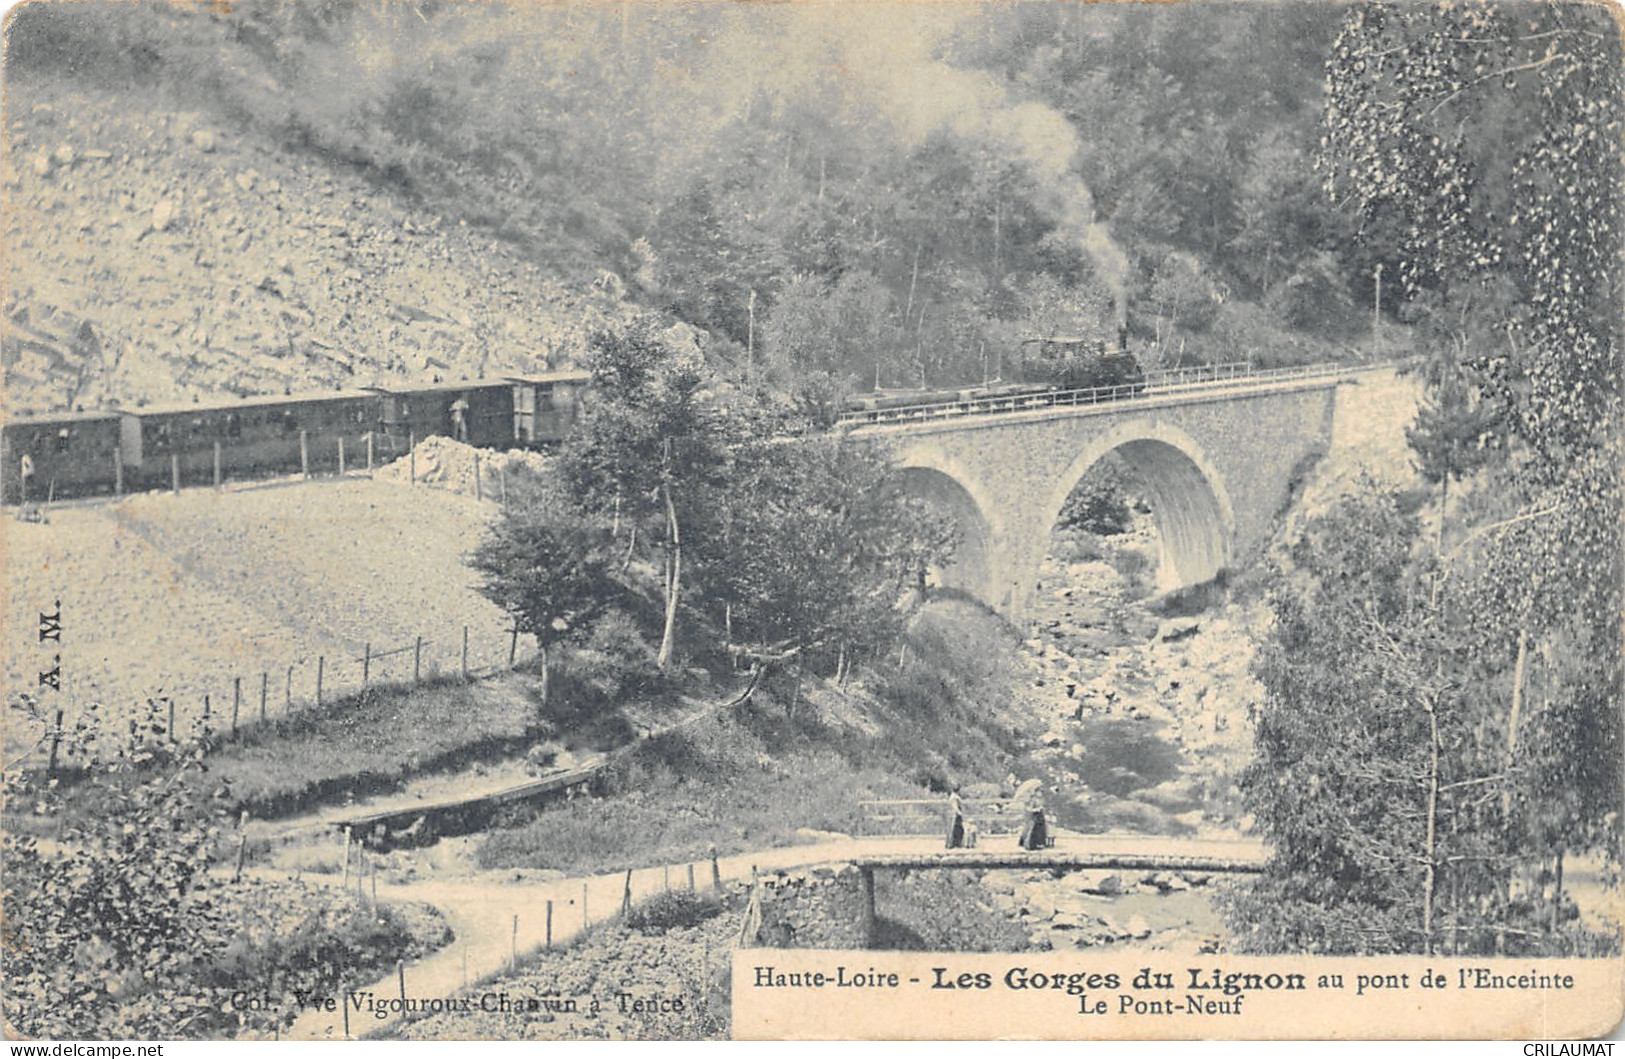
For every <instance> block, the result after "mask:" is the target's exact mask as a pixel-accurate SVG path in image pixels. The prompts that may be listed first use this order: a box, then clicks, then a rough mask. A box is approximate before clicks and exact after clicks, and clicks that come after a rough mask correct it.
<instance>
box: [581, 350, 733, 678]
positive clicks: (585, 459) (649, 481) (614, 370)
mask: <svg viewBox="0 0 1625 1059" xmlns="http://www.w3.org/2000/svg"><path fill="white" fill-rule="evenodd" d="M591 367H592V372H593V383H594V386H595V387H596V390H597V394H596V399H595V401H594V402H593V404H592V405H591V406H590V407H589V409H588V410H587V412H586V414H585V415H584V417H583V419H582V422H581V424H580V427H579V429H578V431H577V433H576V434H575V435H574V436H573V437H572V438H571V440H570V442H569V443H568V444H567V445H566V446H565V448H564V450H563V452H562V454H561V456H562V458H561V461H560V462H561V467H562V473H563V475H564V477H565V480H566V481H567V482H568V483H569V486H570V489H571V491H572V495H573V498H574V500H575V503H576V504H577V505H578V506H579V507H580V508H581V509H582V510H583V511H584V512H585V513H587V514H589V515H591V516H593V517H596V518H597V519H599V520H605V519H607V520H609V522H610V525H611V527H612V528H611V533H612V535H614V536H616V537H618V536H619V534H620V531H621V529H622V528H623V527H624V528H625V530H626V533H627V535H628V537H629V538H630V539H629V542H628V544H627V552H626V554H627V557H628V559H630V558H631V557H632V556H634V555H636V554H638V550H639V547H640V545H641V546H642V547H643V548H644V549H645V550H647V548H648V542H650V541H658V542H659V545H658V550H659V552H660V555H661V560H662V561H661V566H662V567H663V573H662V577H661V593H662V598H663V600H664V608H663V609H664V619H663V623H662V632H661V638H660V649H659V654H658V657H659V664H660V667H661V668H662V669H667V668H669V667H670V666H671V664H672V661H673V659H674V657H675V650H676V639H677V616H678V610H679V607H680V604H681V602H682V585H683V561H684V547H683V537H684V531H685V528H686V529H687V530H688V532H689V535H690V536H691V537H692V536H693V534H694V531H695V530H696V529H701V528H702V527H704V525H705V524H706V522H707V520H708V518H709V515H710V513H711V512H712V511H714V510H715V508H714V507H713V505H712V501H713V500H714V499H715V498H716V496H717V493H718V491H719V490H720V489H722V488H723V487H724V486H725V484H726V480H727V467H728V464H729V462H730V460H731V455H730V442H731V441H732V439H733V436H734V429H733V424H732V421H730V419H729V418H728V417H727V416H726V415H725V414H724V413H723V411H722V409H721V407H720V406H719V405H718V403H717V402H716V400H715V398H714V395H712V394H711V393H710V392H709V391H708V390H707V389H706V378H705V375H704V372H703V370H702V365H701V362H700V359H699V354H698V350H695V349H688V350H684V349H677V348H673V345H672V341H671V338H670V336H669V335H667V334H666V333H664V332H662V331H661V330H660V329H659V327H658V325H657V324H656V323H655V322H654V321H653V320H650V319H647V318H645V319H642V320H639V321H637V322H636V323H634V324H633V326H631V327H630V328H628V330H627V331H626V332H625V333H624V334H614V333H609V332H602V333H600V334H599V335H597V336H596V337H595V338H594V341H593V357H592V360H591ZM640 537H641V541H640Z"/></svg>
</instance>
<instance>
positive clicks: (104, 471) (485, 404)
mask: <svg viewBox="0 0 1625 1059" xmlns="http://www.w3.org/2000/svg"><path fill="white" fill-rule="evenodd" d="M590 378H591V376H590V375H589V373H587V372H585V371H554V372H546V373H541V374H536V375H514V376H509V377H506V378H503V379H500V380H491V381H487V380H483V379H482V380H477V381H467V380H464V381H457V382H444V381H437V382H433V383H427V384H423V385H418V386H397V387H369V388H365V389H355V390H327V391H323V392H319V393H305V394H283V395H274V396H257V397H243V398H238V399H230V398H225V399H220V400H216V401H211V402H209V403H207V404H203V403H196V404H179V405H167V406H147V407H140V408H132V409H117V410H110V411H100V412H61V413H50V414H44V415H20V416H16V417H12V418H9V419H8V420H7V421H6V423H5V425H4V428H3V429H0V450H3V452H0V461H3V462H0V499H3V500H4V502H6V503H16V502H17V501H18V500H20V499H22V493H23V473H22V471H23V467H24V465H25V462H26V465H27V466H28V467H29V468H30V470H31V471H32V474H31V476H30V478H31V481H30V483H29V485H28V499H29V500H30V501H38V500H45V499H50V498H63V497H74V496H94V495H98V494H102V495H105V494H111V493H119V492H129V491H137V490H142V489H152V488H164V487H168V486H171V485H189V484H190V485H202V484H211V483H213V482H215V481H217V480H226V479H251V478H263V477H267V476H271V475H276V474H284V473H290V472H293V471H298V470H301V469H306V470H310V471H336V470H338V469H339V468H340V467H341V466H347V467H359V466H364V465H365V463H366V461H367V460H368V459H369V458H371V459H373V460H377V461H387V460H391V459H394V458H395V457H396V456H399V455H401V454H402V453H404V452H406V451H407V450H408V449H409V448H411V446H412V445H413V444H414V443H415V442H416V441H417V440H419V439H422V438H425V437H428V436H429V435H431V434H441V435H445V436H447V437H453V438H457V439H459V440H462V441H466V442H468V443H469V444H471V445H478V446H483V447H489V448H498V447H515V448H526V447H535V446H540V445H545V444H548V443H551V442H556V441H559V440H562V439H563V438H564V437H565V435H566V434H568V433H569V432H570V430H571V428H572V427H573V426H574V425H575V421H576V418H577V417H578V415H579V413H580V408H581V399H582V394H583V392H584V391H585V388H586V384H587V382H588V380H589V379H590ZM25 457H26V461H25V459H24V458H25Z"/></svg>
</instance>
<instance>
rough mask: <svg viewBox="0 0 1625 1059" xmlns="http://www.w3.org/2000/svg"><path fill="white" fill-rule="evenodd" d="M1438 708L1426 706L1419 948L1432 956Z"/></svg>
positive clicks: (1436, 825)
mask: <svg viewBox="0 0 1625 1059" xmlns="http://www.w3.org/2000/svg"><path fill="white" fill-rule="evenodd" d="M1436 705H1437V704H1436V703H1433V702H1429V703H1428V706H1427V711H1428V830H1427V867H1426V876H1425V880H1424V886H1423V892H1422V944H1423V951H1424V952H1425V954H1426V955H1428V956H1432V955H1433V896H1434V893H1435V891H1436V890H1437V889H1438V885H1439V879H1438V860H1437V857H1436V855H1435V850H1434V845H1435V842H1436V840H1437V833H1438V826H1439V824H1438V821H1439V715H1438V714H1437V713H1436V712H1435V706H1436Z"/></svg>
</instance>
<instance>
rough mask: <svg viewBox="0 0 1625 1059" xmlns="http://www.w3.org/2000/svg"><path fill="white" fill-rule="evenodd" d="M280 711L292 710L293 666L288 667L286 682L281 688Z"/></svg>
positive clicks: (287, 711) (288, 711) (290, 711)
mask: <svg viewBox="0 0 1625 1059" xmlns="http://www.w3.org/2000/svg"><path fill="white" fill-rule="evenodd" d="M282 712H283V713H292V712H293V666H289V667H288V684H287V686H286V687H285V688H283V690H282Z"/></svg>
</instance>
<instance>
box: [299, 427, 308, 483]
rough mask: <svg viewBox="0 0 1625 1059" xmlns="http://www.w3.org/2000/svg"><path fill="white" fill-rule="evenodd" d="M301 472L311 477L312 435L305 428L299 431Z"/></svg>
mask: <svg viewBox="0 0 1625 1059" xmlns="http://www.w3.org/2000/svg"><path fill="white" fill-rule="evenodd" d="M299 473H300V474H302V475H304V476H305V477H306V478H309V477H310V435H309V434H307V433H306V432H305V431H303V430H301V431H300V432H299Z"/></svg>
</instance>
